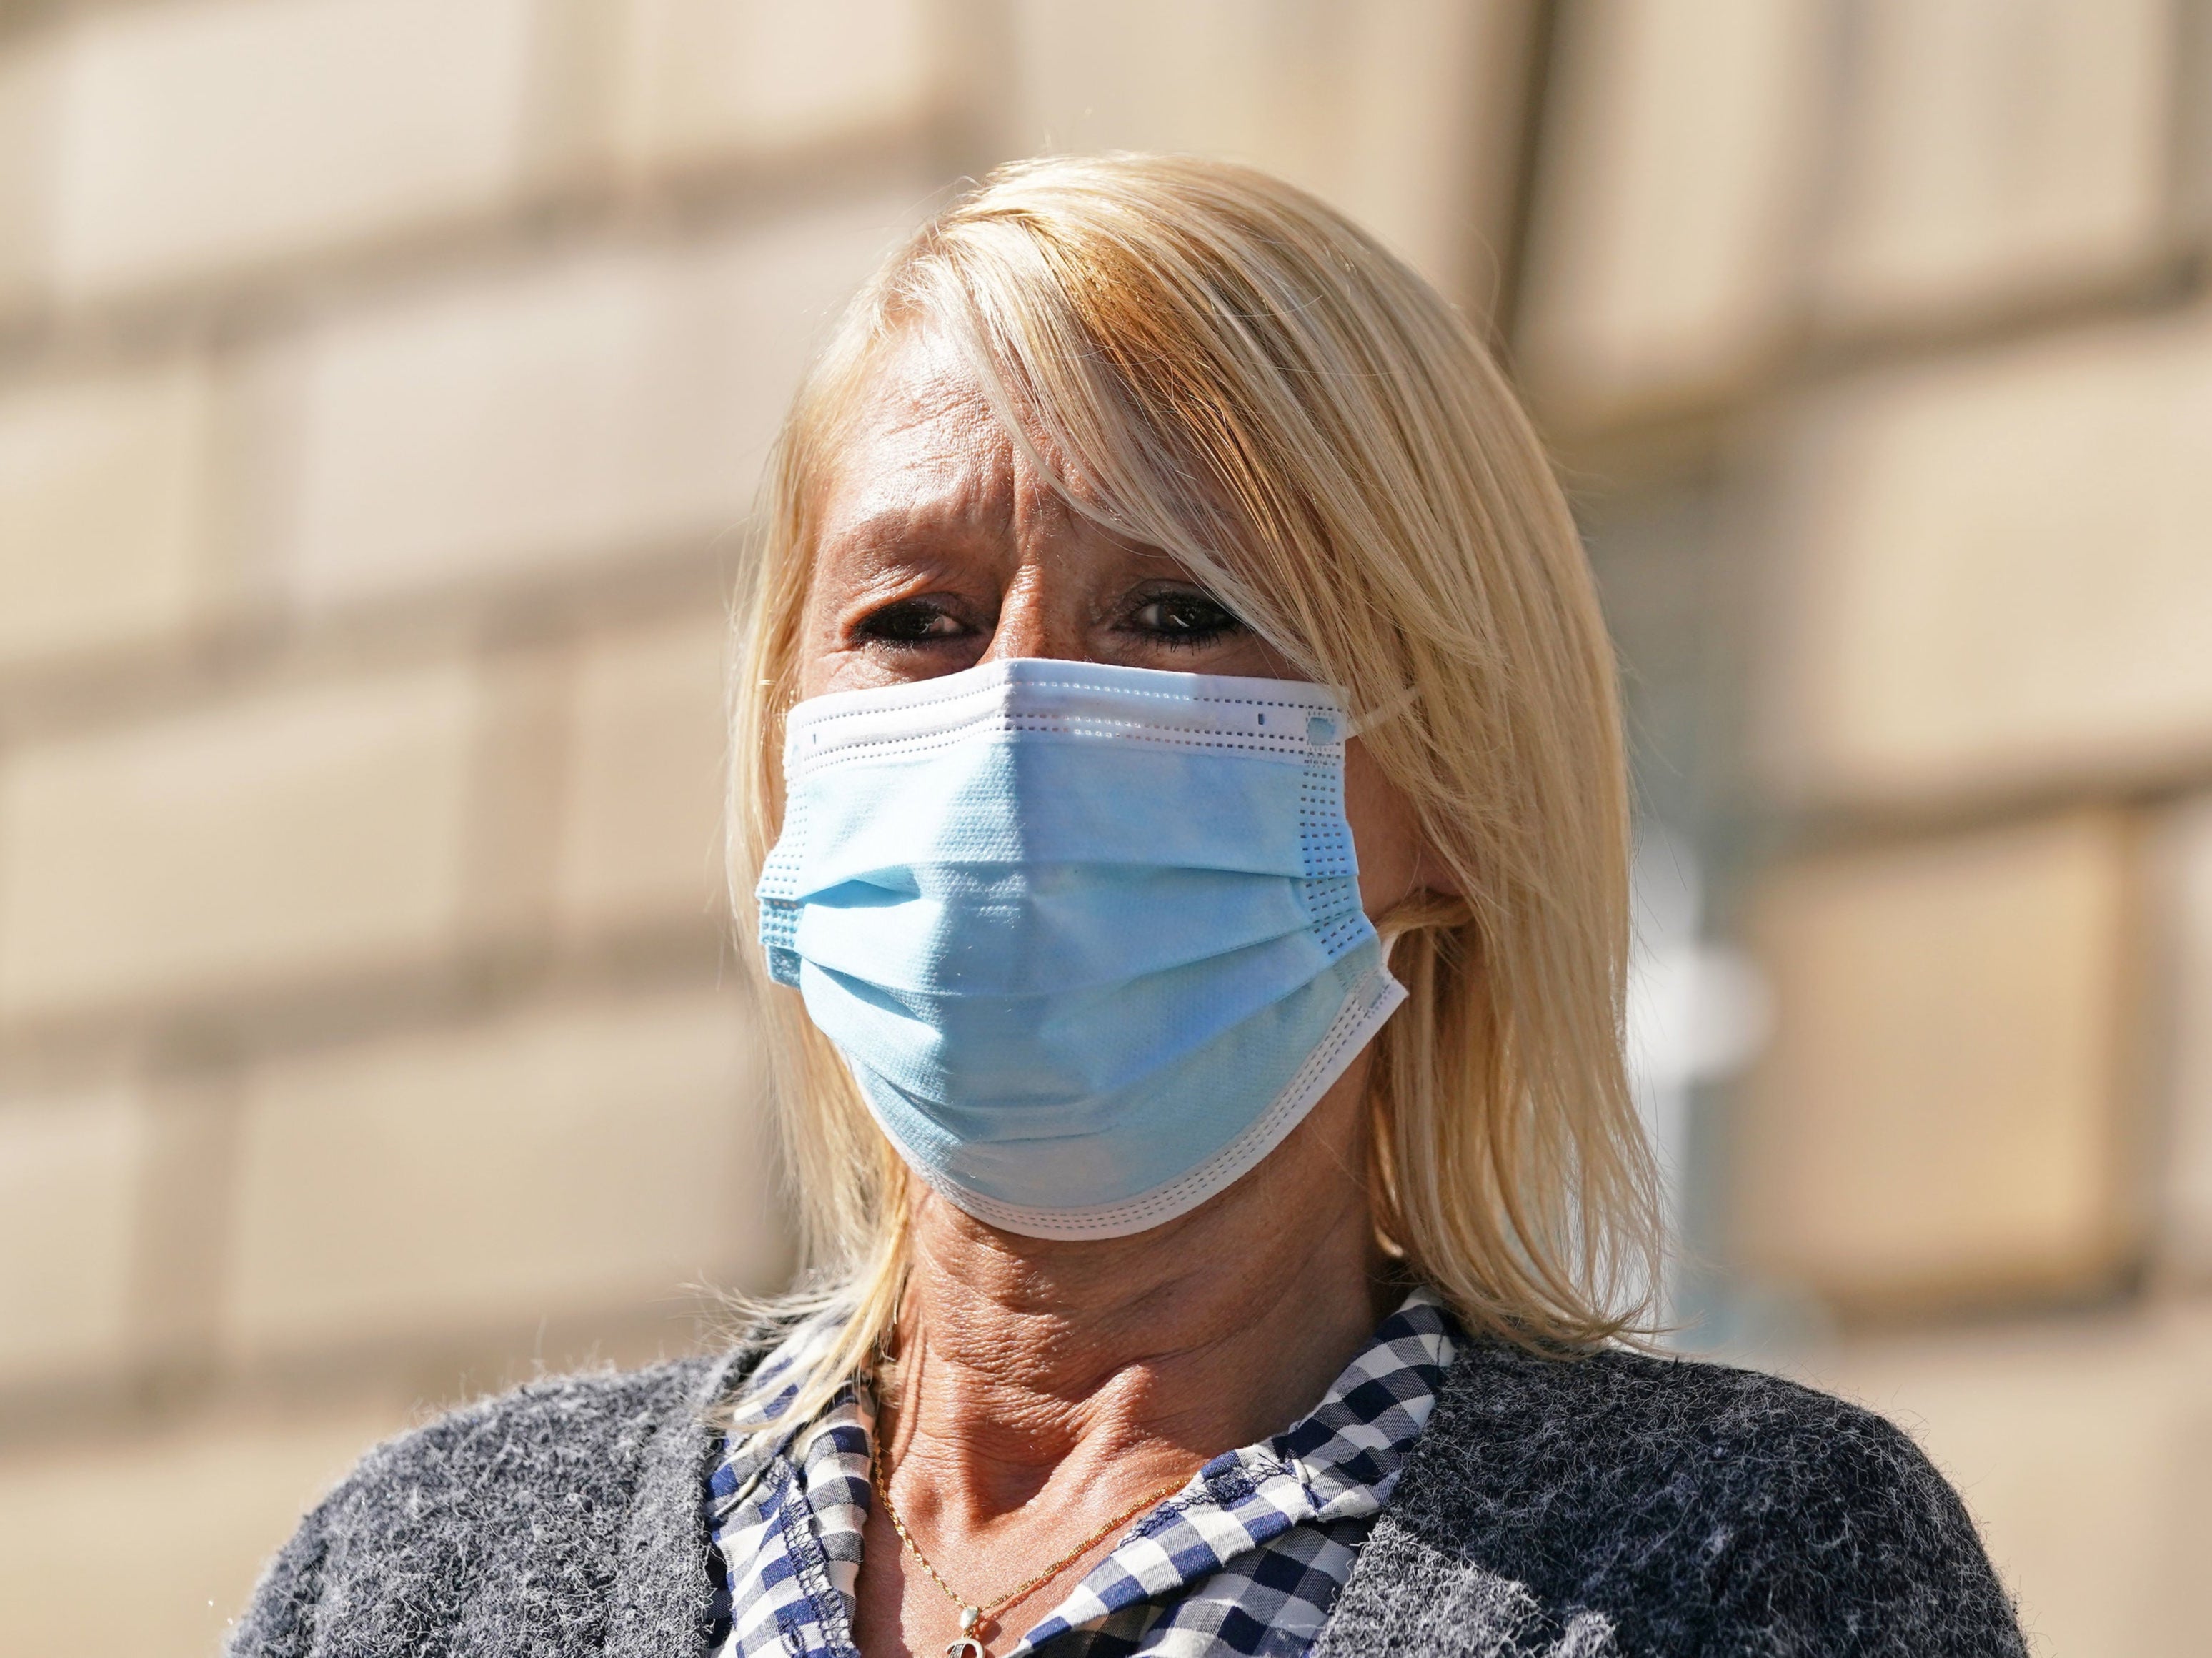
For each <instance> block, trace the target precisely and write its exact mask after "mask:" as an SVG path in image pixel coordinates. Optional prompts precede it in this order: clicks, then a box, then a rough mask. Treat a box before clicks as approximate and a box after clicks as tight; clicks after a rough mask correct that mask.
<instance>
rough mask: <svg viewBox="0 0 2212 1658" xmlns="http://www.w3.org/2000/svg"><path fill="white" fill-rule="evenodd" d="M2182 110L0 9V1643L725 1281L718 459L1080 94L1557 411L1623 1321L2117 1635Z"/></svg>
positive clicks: (1951, 30) (754, 437)
mask: <svg viewBox="0 0 2212 1658" xmlns="http://www.w3.org/2000/svg"><path fill="white" fill-rule="evenodd" d="M2208 93H2212V18H2208V15H2207V9H2206V7H2205V6H2204V5H2203V4H2202V3H2199V0H1565V3H1550V0H1130V3H1115V4H1100V3H1084V0H806V3H805V4H795V3H787V0H112V3H100V0H89V3H82V0H81V3H59V0H56V3H38V0H31V3H21V0H19V3H12V4H11V3H7V0H0V1646H4V1647H5V1649H6V1650H8V1651H9V1653H11V1654H14V1653H19V1652H20V1653H22V1654H24V1655H43V1654H62V1653H69V1654H80V1653H84V1652H88V1651H102V1650H107V1649H122V1648H124V1647H125V1645H126V1644H127V1646H128V1647H129V1649H131V1650H132V1651H133V1652H135V1653H138V1654H143V1655H149V1658H158V1655H167V1654H172V1653H173V1654H179V1655H181V1654H204V1653H207V1652H209V1651H210V1650H212V1649H213V1648H214V1647H215V1645H216V1643H218V1642H219V1640H220V1638H221V1633H222V1627H223V1624H224V1623H225V1621H226V1620H227V1619H228V1618H229V1617H231V1616H233V1615H234V1613H235V1612H236V1610H237V1608H238V1606H239V1605H240V1601H241V1600H242V1598H243V1596H244V1594H245V1593H246V1589H247V1588H248V1586H249V1584H250V1582H251V1580H252V1573H253V1570H254V1569H255V1565H256V1563H257V1562H258V1559H259V1558H260V1557H262V1556H264V1554H265V1553H266V1552H267V1551H269V1550H270V1548H272V1547H273V1546H274V1545H276V1543H277V1542H278V1541H279V1540H281V1539H282V1537H283V1534H284V1533H285V1532H286V1531H287V1530H288V1528H289V1526H290V1524H291V1523H292V1521H293V1519H294V1518H295V1516H296V1515H297V1514H298V1512H299V1510H300V1509H301V1505H302V1504H303V1503H305V1502H307V1501H308V1500H311V1499H312V1497H313V1494H314V1493H315V1491H316V1490H318V1489H319V1487H321V1486H322V1485H323V1484H326V1483H327V1482H328V1481H329V1480H330V1479H331V1478H334V1477H335V1476H336V1475H337V1473H338V1472H341V1471H342V1470H343V1467H344V1466H346V1464H347V1463H348V1462H349V1461H350V1460H351V1459H352V1458H353V1457H354V1456H355V1455H356V1454H358V1452H359V1451H360V1449H361V1448H363V1447H364V1446H365V1445H367V1444H368V1443H369V1442H373V1441H374V1440H375V1439H376V1438H378V1437H380V1436H383V1435H386V1434H388V1433H390V1432H392V1431H395V1430H397V1429H399V1428H402V1427H404V1425H406V1424H407V1423H409V1422H410V1421H411V1420H415V1419H417V1418H418V1417H419V1416H420V1415H421V1414H422V1412H424V1411H429V1410H432V1409H435V1408H438V1407H440V1406H441V1405H445V1404H448V1403H451V1402H453V1401H454V1400H456V1399H461V1398H465V1397H466V1396H468V1395H469V1394H471V1393H474V1392H477V1391H481V1390H483V1389H485V1388H489V1387H497V1386H501V1385H503V1384H505V1383H507V1382H509V1381H513V1380H516V1379H518V1378H520V1377H523V1376H526V1375H529V1374H531V1373H532V1370H533V1369H534V1368H537V1367H539V1366H549V1367H551V1366H557V1367H566V1366H570V1365H574V1364H576V1363H580V1362H592V1361H593V1360H594V1359H605V1360H608V1361H611V1362H637V1361H640V1360H642V1359H644V1358H647V1357H650V1356H653V1354H655V1353H657V1352H663V1351H673V1350H680V1349H683V1348H686V1347H688V1346H690V1345H692V1344H696V1343H697V1342H700V1341H702V1340H711V1339H713V1329H714V1326H713V1322H712V1317H711V1312H710V1298H709V1294H708V1292H709V1290H710V1289H712V1288H713V1287H715V1286H722V1287H738V1288H750V1289H762V1288H767V1287H770V1286H772V1285H774V1284H775V1283H778V1282H780V1281H781V1279H782V1278H783V1277H784V1276H785V1275H786V1274H787V1271H788V1270H789V1266H790V1249H789V1246H788V1242H787V1236H786V1232H785V1228H784V1224H783V1221H782V1218H781V1213H780V1210H779V1207H778V1202H777V1198H776V1185H775V1175H774V1173H773V1167H772V1159H771V1155H770V1153H769V1149H768V1146H767V1143H766V1140H765V1137H764V1135H763V1106H762V1099H761V1090H762V1086H763V1084H762V1079H761V1076H760V1074H759V1070H758V1066H757V1060H756V1057H755V1053H754V1045H753V1041H752V1034H751V1033H752V1023H751V1020H750V1015H749V1012H748V1004H747V1000H746V995H745V992H744V989H743V987H742V977H743V976H742V974H741V972H739V971H738V966H737V964H736V962H735V960H734V953H735V952H736V950H737V949H738V948H740V947H739V946H738V945H737V944H736V943H733V942H732V940H731V939H730V937H729V936H728V930H727V927H726V923H725V921H724V918H723V912H722V901H721V899H720V893H719V880H720V877H719V856H718V850H717V844H716V843H717V838H718V832H719V827H718V804H717V802H718V798H719V793H720V766H721V760H720V747H721V723H722V716H721V708H722V698H723V684H724V680H725V677H726V671H727V657H726V643H725V638H724V634H725V631H726V602H727V595H728V594H729V591H730V589H731V588H732V584H733V582H734V579H735V577H736V575H737V573H738V569H739V567H740V560H741V559H742V558H743V553H744V534H743V532H744V521H745V515H746V512H747V508H748V503H749V500H750V492H751V489H752V486H753V483H754V479H755V477H756V474H757V467H758V465H759V462H760V459H761V456H762V454H763V450H764V448H765V445H766V443H767V442H768V440H769V436H770V435H771V433H772V431H773V430H774V426H775V420H776V418H777V416H778V413H779V411H780V409H781V404H782V402H783V400H784V399H785V398H786V396H787V394H788V392H789V390H790V387H791V386H792V384H793V381H794V379H795V377H796V375H798V373H799V369H800V366H801V365H802V363H804V362H805V357H806V355H807V352H808V350H810V348H811V344H812V343H813V342H814V341H815V340H816V339H817V338H819V335H820V332H821V330H822V327H823V324H824V323H825V321H826V320H827V319H828V318H829V316H830V315H831V314H833V313H834V310H835V308H836V305H837V304H838V302H840V300H841V299H842V296H844V295H846V294H847V293H848V292H849V291H850V290H851V289H852V287H853V286H854V284H855V283H857V282H858V281H859V280H860V277H861V276H862V275H863V274H864V273H865V272H866V271H867V270H868V268H869V267H870V266H871V265H872V263H873V261H874V260H875V259H876V258H877V257H878V255H879V254H880V253H882V251H883V250H884V248H885V247H887V246H888V245H889V243H890V241H892V240H894V239H895V238H896V236H897V235H899V233H900V232H901V230H902V228H903V227H906V226H908V225H910V224H912V223H913V222H915V221H916V220H917V218H918V217H919V216H921V214H923V213H925V212H926V211H927V210H928V208H929V206H930V205H931V204H933V202H935V201H938V200H939V199H941V198H942V196H943V193H944V192H945V190H946V189H947V188H948V187H949V186H951V183H952V182H953V181H954V180H957V179H958V178H960V177H962V176H963V175H973V174H979V173H980V172H981V171H982V170H984V169H985V168H987V167H989V166H990V165H991V164H992V163H993V162H996V161H999V160H1002V159H1005V158H1007V157H1010V156H1014V155H1024V154H1029V153H1032V152H1035V151H1037V150H1040V149H1104V148H1116V147H1124V148H1154V149H1199V150H1206V151H1212V152H1216V153H1223V154H1230V155H1238V156H1241V157H1243V158H1245V159H1249V160H1252V161H1255V162H1260V163H1261V164H1263V165H1266V166H1268V167H1271V168H1274V169H1276V170H1278V171H1279V172H1282V173H1284V174H1287V175H1288V176H1290V177H1291V178H1293V179H1295V180H1297V181H1299V182H1301V183H1304V184H1305V185H1307V186H1310V187H1311V188H1313V189H1315V190H1316V191H1318V192H1321V193H1322V194H1324V195H1325V196H1328V198H1331V199H1333V200H1335V201H1337V202H1338V203H1340V204H1342V205H1344V206H1345V207H1346V208H1348V209H1349V210H1352V212H1353V213H1355V214H1356V215H1358V216H1361V217H1363V218H1364V219H1365V220H1366V221H1368V222H1370V223H1371V224H1372V225H1374V226H1375V227H1376V229H1378V230H1380V231H1381V232H1382V233H1383V235H1385V236H1386V237H1387V238H1388V239H1389V240H1390V241H1393V242H1394V243H1395V245H1396V246H1397V247H1400V248H1401V250H1402V251H1403V252H1405V253H1406V254H1407V256H1408V257H1409V258H1410V259H1413V261H1414V262H1415V263H1416V264H1417V265H1419V266H1420V268H1422V269H1423V270H1424V271H1425V272H1427V273H1428V274H1429V275H1430V276H1431V277H1432V278H1433V279H1434V280H1436V281H1437V283H1438V284H1439V285H1440V286H1442V287H1443V289H1444V290H1446V291H1447V292H1448V293H1449V295H1450V296H1452V297H1453V298H1454V299H1455V300H1456V301H1457V302H1460V303H1461V304H1462V305H1463V306H1464V307H1466V308H1468V311H1469V312H1470V314H1473V315H1474V316H1476V317H1477V318H1479V319H1480V320H1482V322H1483V323H1484V326H1486V327H1487V328H1489V329H1491V330H1492V332H1493V333H1494V335H1495V337H1496V338H1498V341H1499V344H1500V346H1501V350H1503V351H1504V353H1505V354H1506V355H1507V357H1509V359H1510V362H1511V363H1512V364H1513V366H1514V369H1515V371H1516V375H1518V376H1519V378H1520V380H1521V381H1522V384H1523V386H1524V387H1526V388H1527V390H1528V394H1529V397H1530V399H1531V402H1532V404H1533V405H1534V408H1535V409H1536V410H1537V411H1538V413H1539V416H1540V418H1541V421H1542V423H1543V424H1544V425H1545V427H1546V430H1547V433H1548V434H1549V435H1550V436H1551V437H1552V439H1553V442H1554V445H1555V448H1556V449H1557V451H1558V453H1559V457H1560V460H1561V462H1562V465H1563V466H1564V467H1565V470H1566V472H1567V476H1568V479H1569V482H1570V485H1571V490H1572V491H1573V493H1574V496H1575V499H1576V503H1577V509H1578V511H1579V512H1580V514H1581V515H1582V518H1583V522H1584V525H1585V527H1586V530H1587V532H1588V534H1589V542H1590V546H1591V552H1592V557H1593V559H1594V561H1595V564H1596V566H1597V569H1598V570H1599V575H1600V579H1601V584H1602V586H1603V588H1604V590H1605V594H1606V598H1607V607H1608V611H1609V613H1610V615H1611V618H1612V620H1613V625H1614V629H1615V632H1616V637H1617V638H1618V640H1619V643H1620V648H1621V651H1622V655H1623V659H1624V665H1625V667H1626V674H1627V684H1628V693H1629V703H1630V710H1631V715H1632V721H1633V723H1634V731H1635V736H1636V742H1637V749H1638V783H1639V791H1640V796H1641V802H1642V811H1643V820H1644V826H1643V832H1642V852H1641V855H1640V856H1639V859H1638V875H1639V894H1640V899H1639V903H1640V911H1641V913H1642V915H1643V917H1644V929H1643V930H1644V938H1643V942H1642V944H1641V946H1640V948H1639V954H1638V966H1639V977H1638V995H1637V1003H1636V1009H1635V1011H1634V1016H1633V1018H1632V1026H1633V1029H1634V1033H1635V1034H1636V1038H1637V1045H1638V1049H1637V1051H1638V1058H1639V1067H1640V1072H1641V1076H1640V1081H1641V1083H1642V1087H1643V1092H1644V1098H1645V1100H1646V1103H1647V1106H1649V1108H1650V1116H1651V1119H1652V1121H1653V1123H1654V1125H1655V1127H1656V1129H1657V1130H1658V1131H1659V1132H1660V1134H1661V1137H1662V1141H1663V1148H1662V1149H1663V1151H1664V1154H1665V1155H1666V1158H1667V1161H1668V1167H1669V1171H1670V1175H1671V1178H1672V1179H1673V1182H1674V1192H1675V1203H1676V1205H1677V1209H1678V1212H1679V1215H1680V1221H1681V1230H1682V1234H1683V1237H1684V1240H1685V1247H1684V1249H1683V1252H1682V1254H1681V1256H1680V1259H1678V1261H1677V1262H1676V1263H1675V1265H1674V1269H1673V1271H1672V1273H1671V1275H1670V1278H1669V1283H1668V1295H1669V1297H1670V1301H1671V1304H1672V1306H1673V1307H1674V1311H1675V1314H1676V1315H1677V1317H1678V1318H1679V1319H1680V1320H1681V1321H1682V1325H1683V1328H1682V1330H1681V1331H1680V1334H1679V1336H1678V1337H1677V1340H1678V1341H1679V1342H1680V1344H1682V1345H1684V1346H1686V1347H1690V1348H1694V1349H1702V1350H1717V1351H1721V1352H1724V1353H1727V1354H1730V1355H1734V1356H1738V1357H1748V1358H1751V1359H1753V1360H1754V1361H1755V1362H1762V1363H1766V1364H1770V1365H1775V1366H1780V1367H1784V1368H1790V1369H1791V1370H1792V1371H1794V1372H1796V1373H1797V1374H1801V1375H1807V1376H1808V1377H1811V1378H1814V1379H1816V1380H1819V1381H1821V1382H1823V1384H1824V1385H1827V1386H1831V1387H1838V1388H1841V1389H1843V1390H1844V1391H1847V1392H1850V1393H1852V1394H1854V1396H1856V1397H1858V1398H1861V1399H1865V1400H1867V1401H1868V1402H1869V1403H1871V1404H1873V1405H1875V1406H1876V1407H1877V1408H1881V1409H1883V1410H1886V1411H1890V1412H1892V1413H1893V1415H1895V1416H1896V1417H1898V1418H1899V1420H1900V1421H1902V1422H1904V1423H1905V1424H1906V1425H1907V1426H1908V1427H1910V1428H1911V1429H1913V1430H1914V1431H1915V1432H1916V1433H1917V1434H1918V1435H1919V1436H1921V1437H1922V1440H1923V1443H1925V1444H1926V1445H1927V1446H1928V1447H1929V1449H1930V1450H1931V1452H1932V1453H1933V1454H1935V1455H1936V1457H1937V1458H1938V1460H1940V1461H1941V1462H1942V1464H1943V1466H1945V1467H1946V1469H1947V1470H1948V1472H1950V1473H1951V1474H1952V1475H1953V1477H1954V1478H1955V1479H1957V1480H1958V1481H1959V1482H1960V1484H1961V1486H1962V1488H1963V1489H1964V1490H1965V1492H1966V1497H1967V1500H1968V1502H1969V1503H1970V1505H1971V1506H1972V1507H1973V1508H1974V1509H1975V1510H1976V1512H1977V1514H1978V1516H1979V1517H1980V1519H1981V1520H1982V1521H1983V1522H1984V1527H1985V1529H1986V1531H1987V1534H1988V1536H1989V1539H1990V1545H1991V1548H1992V1551H1993V1552H1994V1553H1995V1554H1996V1557H1997V1559H1998V1561H1999V1564H2000V1565H2001V1567H2002V1569H2003V1570H2004V1571H2005V1572H2006V1574H2007V1576H2008V1580H2009V1581H2010V1582H2012V1583H2013V1584H2014V1586H2015V1588H2016V1590H2017V1591H2018V1593H2019V1594H2021V1597H2022V1600H2023V1604H2024V1607H2025V1612H2026V1616H2027V1622H2028V1623H2029V1624H2030V1626H2031V1628H2032V1629H2033V1630H2034V1631H2037V1632H2038V1633H2039V1637H2040V1638H2041V1640H2042V1641H2043V1643H2044V1645H2045V1649H2047V1650H2049V1651H2051V1652H2063V1653H2065V1654H2068V1655H2098V1654H2106V1653H2111V1654H2122V1653H2127V1654H2133V1653H2138V1652H2144V1651H2154V1650H2179V1649H2185V1647H2186V1645H2187V1643H2188V1637H2189V1634H2190V1632H2191V1631H2195V1632H2198V1633H2201V1631H2202V1630H2203V1627H2204V1626H2205V1624H2206V1623H2207V1621H2208V1618H2212V1601H2208V1600H2207V1598H2206V1597H2207V1594H2208V1591H2207V1589H2206V1588H2205V1587H2204V1584H2203V1577H2204V1573H2203V1570H2202V1568H2203V1563H2204V1562H2206V1561H2208V1560H2212V1521H2207V1520H2206V1519H2205V1518H2203V1515H2204V1513H2205V1505H2204V1504H2203V1503H2202V1501H2201V1500H2200V1498H2199V1497H2198V1495H2197V1494H2198V1493H2199V1492H2201V1490H2203V1488H2204V1487H2205V1486H2206V1485H2207V1484H2212V308H2208V306H2207V304H2206V302H2205V300H2204V297H2203V269H2204V267H2203V258H2204V252H2205V247H2206V234H2205V233H2206V229H2207V216H2206V211H2205V208H2206V204H2207V202H2208V200H2212V196H2208V192H2207V189H2206V186H2207V181H2208V178H2212V173H2208V167H2212V132H2209V131H2208V129H2207V128H2206V126H2205V125H2203V108H2204V106H2205V103H2206V94H2208ZM150 1517H160V1521H159V1533H160V1534H159V1539H158V1542H155V1541H154V1540H152V1539H149V1537H148V1535H147V1525H148V1521H149V1518H150ZM125 1588H127V1593H125V1592H124V1591H125ZM118 1605H122V1606H127V1607H128V1616H127V1618H125V1619H124V1620H122V1621H120V1622H118V1618H117V1611H118Z"/></svg>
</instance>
